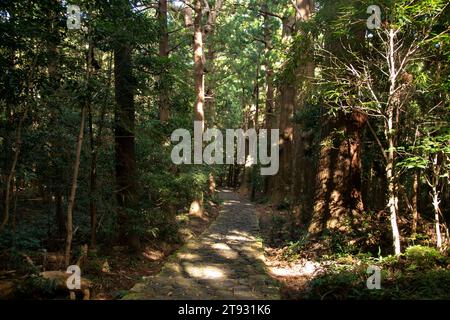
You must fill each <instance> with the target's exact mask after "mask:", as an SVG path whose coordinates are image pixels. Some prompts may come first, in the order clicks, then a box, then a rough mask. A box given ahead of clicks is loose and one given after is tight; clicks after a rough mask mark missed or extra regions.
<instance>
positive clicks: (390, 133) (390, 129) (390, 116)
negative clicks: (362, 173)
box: [385, 29, 401, 255]
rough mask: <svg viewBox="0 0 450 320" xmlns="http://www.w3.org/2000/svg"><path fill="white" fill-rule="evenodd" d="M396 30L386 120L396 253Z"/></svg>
mask: <svg viewBox="0 0 450 320" xmlns="http://www.w3.org/2000/svg"><path fill="white" fill-rule="evenodd" d="M394 37H395V33H394V30H393V29H391V30H389V44H388V45H389V48H388V57H387V58H388V59H389V66H390V67H389V71H390V75H389V82H390V83H389V85H390V87H389V97H390V99H391V101H390V103H389V104H388V106H387V108H386V121H385V135H386V139H387V141H388V151H387V161H386V179H387V184H388V205H387V207H388V210H389V214H390V222H391V229H392V240H393V247H394V252H395V254H396V255H399V254H400V253H401V247H400V232H399V230H398V225H397V209H398V196H397V188H396V186H395V184H396V176H395V143H394V121H395V118H394V109H395V105H396V103H398V101H397V100H398V98H396V97H394V95H395V94H396V76H397V70H396V67H395V58H394V55H395V47H394Z"/></svg>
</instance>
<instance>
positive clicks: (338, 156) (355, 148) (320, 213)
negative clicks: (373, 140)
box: [308, 112, 367, 238]
mask: <svg viewBox="0 0 450 320" xmlns="http://www.w3.org/2000/svg"><path fill="white" fill-rule="evenodd" d="M366 120H367V118H366V117H365V116H363V115H362V114H360V113H357V112H354V113H352V114H349V115H345V114H340V115H338V117H337V119H330V120H329V124H328V126H329V127H328V129H326V131H325V135H324V137H323V139H322V141H323V143H322V148H321V151H320V156H319V167H318V173H317V181H316V199H315V203H314V211H313V216H312V219H311V223H310V225H309V228H308V233H309V237H310V238H315V237H318V236H320V235H322V234H323V232H324V231H325V230H329V231H330V230H331V231H338V232H342V233H343V234H344V235H345V234H348V233H349V232H351V231H353V232H354V231H359V229H360V226H361V215H362V212H363V210H364V207H363V202H362V196H361V132H362V129H363V127H364V125H365V123H366ZM335 128H339V129H342V130H343V131H344V136H343V137H340V136H336V134H334V133H333V132H336V131H335V130H331V129H335Z"/></svg>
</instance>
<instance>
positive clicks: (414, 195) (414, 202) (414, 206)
mask: <svg viewBox="0 0 450 320" xmlns="http://www.w3.org/2000/svg"><path fill="white" fill-rule="evenodd" d="M419 176H420V173H419V170H415V171H414V181H413V188H412V201H411V202H412V228H411V231H412V235H413V237H414V236H415V235H416V233H417V220H418V218H419V211H418V205H417V203H418V198H419Z"/></svg>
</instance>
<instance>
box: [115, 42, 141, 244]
mask: <svg viewBox="0 0 450 320" xmlns="http://www.w3.org/2000/svg"><path fill="white" fill-rule="evenodd" d="M114 78H115V99H116V110H115V131H114V135H115V153H116V183H117V202H118V205H119V214H118V218H119V221H118V222H119V226H120V230H119V238H120V240H121V241H122V242H126V243H128V245H129V248H130V250H132V251H134V252H138V251H139V250H140V239H139V236H138V235H137V234H136V232H135V231H134V229H133V223H134V222H133V219H132V218H131V217H130V214H129V211H131V210H136V209H137V208H136V206H137V200H138V199H137V182H136V179H137V167H136V155H135V142H134V126H135V107H134V85H135V84H134V82H135V80H134V78H133V73H132V64H131V45H130V44H129V43H122V44H118V45H117V47H116V48H115V49H114Z"/></svg>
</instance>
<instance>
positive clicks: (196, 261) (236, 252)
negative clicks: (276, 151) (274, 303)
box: [124, 190, 280, 300]
mask: <svg viewBox="0 0 450 320" xmlns="http://www.w3.org/2000/svg"><path fill="white" fill-rule="evenodd" d="M219 196H220V198H221V199H222V200H223V204H222V205H221V210H220V214H219V216H218V217H217V219H216V220H215V221H214V222H213V223H212V224H211V226H210V227H209V228H208V229H207V230H206V231H205V232H204V233H203V234H202V235H200V236H199V237H198V238H195V239H192V240H190V241H189V242H187V243H186V244H185V245H184V246H183V247H182V248H181V249H180V250H178V251H177V252H175V253H174V254H173V255H172V256H171V257H170V258H169V259H168V261H167V262H166V264H165V265H164V267H163V269H162V271H161V272H160V273H159V274H157V275H155V276H152V277H148V278H146V279H145V280H143V281H142V282H141V283H138V284H136V285H135V286H134V287H133V288H132V289H131V290H130V292H129V293H128V294H127V295H126V296H125V297H124V299H161V300H162V299H280V295H279V288H278V284H277V282H276V281H275V280H274V279H272V278H271V277H270V276H269V275H268V274H267V272H266V270H265V267H264V262H263V259H264V254H263V245H262V242H261V239H260V238H259V236H258V235H259V226H258V218H257V215H256V210H255V206H254V205H253V204H252V203H251V202H249V201H246V200H244V199H241V198H240V197H239V196H238V195H237V194H236V193H234V192H232V191H230V190H222V191H220V192H219Z"/></svg>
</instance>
